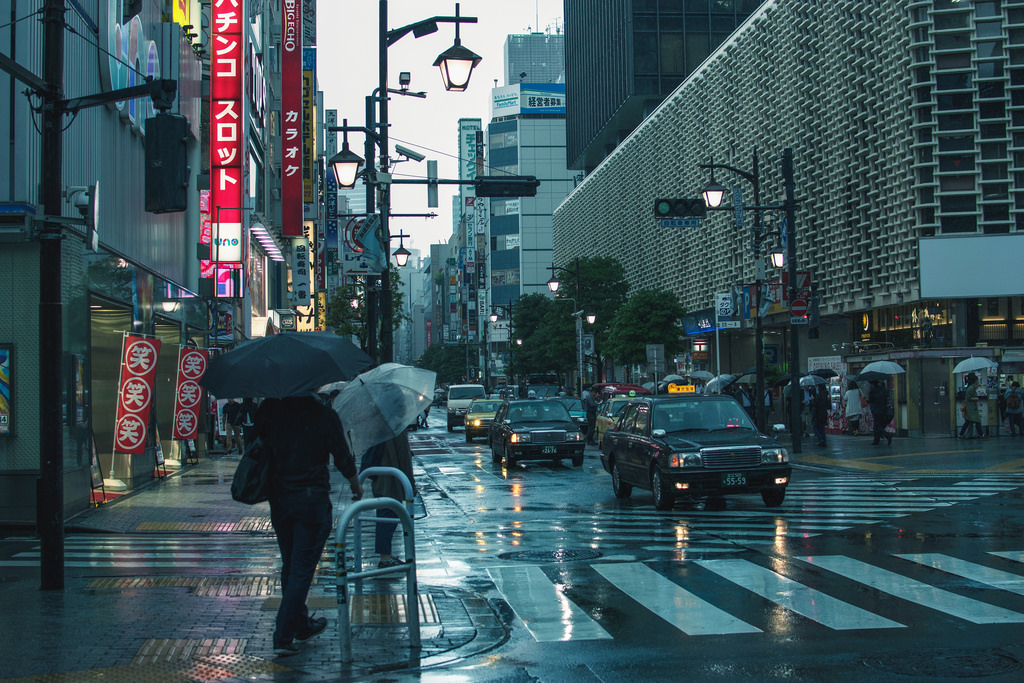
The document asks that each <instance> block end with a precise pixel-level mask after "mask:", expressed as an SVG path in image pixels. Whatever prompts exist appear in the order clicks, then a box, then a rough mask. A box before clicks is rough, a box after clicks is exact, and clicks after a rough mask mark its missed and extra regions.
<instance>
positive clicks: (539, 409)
mask: <svg viewBox="0 0 1024 683" xmlns="http://www.w3.org/2000/svg"><path fill="white" fill-rule="evenodd" d="M508 419H509V422H512V423H513V424H514V423H517V422H569V421H570V420H571V418H570V417H569V411H567V410H566V409H565V406H563V405H562V404H561V403H556V402H554V401H550V402H548V401H545V402H543V403H539V402H536V401H534V402H531V403H525V404H522V405H514V406H512V407H511V408H510V409H509V411H508Z"/></svg>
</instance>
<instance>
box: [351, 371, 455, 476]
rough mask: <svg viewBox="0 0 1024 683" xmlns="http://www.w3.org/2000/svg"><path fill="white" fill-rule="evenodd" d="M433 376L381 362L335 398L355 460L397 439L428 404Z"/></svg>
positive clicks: (431, 391) (432, 390)
mask: <svg viewBox="0 0 1024 683" xmlns="http://www.w3.org/2000/svg"><path fill="white" fill-rule="evenodd" d="M436 378H437V375H436V373H434V372H433V371H431V370H424V369H422V368H414V367H410V366H408V365H401V364H399V363H384V364H383V365H380V366H378V367H376V368H373V369H372V370H368V371H367V372H364V373H363V374H361V375H359V376H357V377H356V378H355V379H353V380H352V381H351V382H349V383H348V385H346V386H345V388H344V389H342V391H341V393H340V394H338V396H337V398H335V399H334V409H335V410H336V411H337V412H338V415H339V416H340V417H341V423H342V426H343V427H344V428H345V437H346V438H347V439H348V445H349V448H351V449H352V453H353V454H354V455H355V456H356V457H357V458H358V457H359V456H360V455H362V454H363V453H365V452H366V450H367V449H368V448H370V446H373V445H375V444H378V443H383V442H384V441H387V440H388V439H390V438H392V437H395V436H398V435H399V434H401V433H402V431H403V430H404V429H405V428H406V427H408V426H409V425H410V424H412V423H413V422H415V421H416V417H417V416H418V415H419V414H420V413H421V412H423V411H424V410H425V409H426V407H427V406H429V405H430V402H431V400H433V398H434V382H435V380H436Z"/></svg>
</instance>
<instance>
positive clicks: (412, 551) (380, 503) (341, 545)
mask: <svg viewBox="0 0 1024 683" xmlns="http://www.w3.org/2000/svg"><path fill="white" fill-rule="evenodd" d="M371 476H378V477H380V476H385V477H386V476H390V477H395V478H396V479H398V480H399V481H400V482H401V483H402V488H403V490H404V493H405V505H404V506H403V505H402V503H400V502H399V501H397V500H395V499H393V498H371V499H369V500H360V501H356V502H354V503H352V504H350V505H348V506H346V507H345V510H344V511H343V512H342V513H341V517H340V518H339V519H338V526H337V528H336V530H335V532H334V550H335V584H336V589H337V594H338V637H339V640H340V642H341V661H342V662H344V663H346V664H348V663H351V662H352V632H351V624H350V615H349V601H348V583H349V581H358V580H361V579H367V578H372V577H375V576H386V575H388V574H405V579H406V584H405V599H406V614H407V619H408V624H409V645H410V647H413V648H418V647H420V610H419V599H418V589H417V585H416V542H415V535H414V532H413V526H412V484H411V483H410V482H409V478H408V477H406V476H405V473H403V472H402V471H401V470H399V469H396V468H394V467H368V468H366V469H365V470H363V471H362V472H360V473H359V482H360V484H362V482H363V481H364V480H365V479H366V478H367V477H371ZM381 508H387V509H389V510H391V511H392V512H394V513H395V516H396V517H397V519H396V518H395V517H379V516H375V517H369V518H363V517H362V513H363V511H365V510H377V509H381ZM364 522H377V523H379V522H384V523H386V524H401V525H402V532H403V536H404V538H405V563H403V564H400V565H396V566H394V567H387V568H384V569H368V570H366V571H362V524H363V523H364ZM349 524H353V534H352V536H353V539H352V540H353V548H354V549H355V551H354V557H353V570H354V571H352V572H349V570H348V567H347V566H346V562H345V560H346V545H345V534H346V532H347V530H348V526H349Z"/></svg>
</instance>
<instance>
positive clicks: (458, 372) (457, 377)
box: [416, 344, 466, 384]
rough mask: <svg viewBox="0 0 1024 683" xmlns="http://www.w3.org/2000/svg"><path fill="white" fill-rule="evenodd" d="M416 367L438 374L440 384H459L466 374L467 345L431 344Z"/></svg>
mask: <svg viewBox="0 0 1024 683" xmlns="http://www.w3.org/2000/svg"><path fill="white" fill-rule="evenodd" d="M416 367H418V368H425V369H427V370H433V371H434V372H436V373H437V383H438V384H459V383H460V382H462V378H463V377H464V376H465V374H466V348H465V345H455V344H431V345H430V346H429V347H428V348H427V350H426V351H425V352H424V353H423V355H422V356H420V359H419V360H417V361H416Z"/></svg>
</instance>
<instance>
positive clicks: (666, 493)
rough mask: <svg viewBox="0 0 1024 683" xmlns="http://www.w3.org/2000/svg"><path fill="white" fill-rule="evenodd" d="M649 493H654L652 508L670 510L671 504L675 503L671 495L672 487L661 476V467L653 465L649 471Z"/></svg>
mask: <svg viewBox="0 0 1024 683" xmlns="http://www.w3.org/2000/svg"><path fill="white" fill-rule="evenodd" d="M651 493H653V494H654V508H655V509H656V510H671V509H672V506H673V505H675V503H676V501H675V497H674V496H673V495H672V489H670V488H669V484H668V482H667V481H665V480H664V479H663V478H662V476H661V468H660V467H655V468H654V471H653V472H652V473H651Z"/></svg>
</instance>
